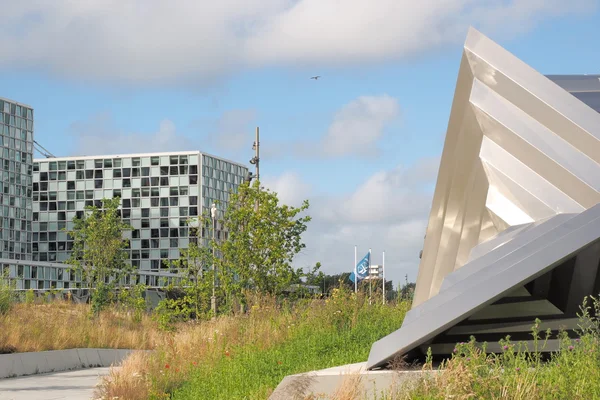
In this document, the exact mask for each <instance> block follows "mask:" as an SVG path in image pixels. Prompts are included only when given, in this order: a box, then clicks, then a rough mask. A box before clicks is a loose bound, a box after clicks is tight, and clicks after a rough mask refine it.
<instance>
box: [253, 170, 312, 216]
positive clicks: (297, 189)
mask: <svg viewBox="0 0 600 400" xmlns="http://www.w3.org/2000/svg"><path fill="white" fill-rule="evenodd" d="M261 184H262V185H264V186H265V187H266V188H268V189H269V190H271V191H273V192H275V193H277V195H278V198H279V201H280V202H281V203H283V204H287V205H290V206H294V207H299V206H300V205H302V202H303V201H304V200H306V199H307V198H308V196H309V195H310V192H311V186H310V185H309V184H308V183H306V182H304V181H303V180H302V178H301V177H300V175H299V174H298V173H296V172H284V173H283V174H281V175H279V176H275V177H273V176H271V177H270V176H267V177H266V178H265V179H262V180H261Z"/></svg>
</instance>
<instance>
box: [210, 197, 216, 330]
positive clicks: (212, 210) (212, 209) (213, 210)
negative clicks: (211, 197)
mask: <svg viewBox="0 0 600 400" xmlns="http://www.w3.org/2000/svg"><path fill="white" fill-rule="evenodd" d="M210 216H211V218H212V228H213V229H212V238H213V243H212V256H213V287H212V297H211V298H210V308H211V310H212V313H213V319H215V318H217V296H216V295H215V290H216V287H217V266H216V264H215V231H216V219H217V205H216V204H215V203H213V204H212V206H211V207H210Z"/></svg>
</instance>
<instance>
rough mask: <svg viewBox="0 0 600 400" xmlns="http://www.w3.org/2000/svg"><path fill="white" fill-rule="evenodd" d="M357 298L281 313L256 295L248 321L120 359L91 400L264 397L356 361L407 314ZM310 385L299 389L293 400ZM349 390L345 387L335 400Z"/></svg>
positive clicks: (187, 331) (192, 332) (223, 321)
mask: <svg viewBox="0 0 600 400" xmlns="http://www.w3.org/2000/svg"><path fill="white" fill-rule="evenodd" d="M363 300H364V299H360V300H359V301H357V300H356V299H354V296H353V295H352V294H350V293H346V294H344V293H342V294H339V295H338V296H333V297H332V298H331V299H330V301H328V302H324V301H319V300H314V301H307V302H301V303H300V304H295V305H294V307H286V306H285V305H283V306H282V305H279V306H277V305H276V303H275V301H274V299H269V298H264V297H261V298H256V299H254V304H253V305H252V304H251V305H250V307H249V313H248V314H247V315H242V316H231V317H220V318H219V319H217V320H216V321H206V322H201V323H188V324H184V325H180V326H178V329H177V331H176V332H174V333H172V334H170V335H168V336H165V337H164V338H163V341H162V342H161V343H160V344H158V345H157V348H156V351H155V352H154V353H152V354H150V355H148V356H136V357H130V358H128V359H126V360H125V361H124V363H123V367H122V368H121V369H119V370H115V371H113V373H112V374H111V376H110V377H108V378H107V379H105V380H104V381H103V382H102V383H101V384H100V385H99V386H98V388H97V393H96V394H97V397H100V398H103V399H112V398H119V399H130V400H137V399H140V400H141V399H148V398H152V399H162V398H176V399H179V398H181V399H185V398H207V399H208V398H210V399H227V400H230V399H242V398H244V399H266V398H268V397H269V396H270V395H271V394H272V393H273V389H274V388H275V387H276V386H277V385H278V384H279V383H280V382H281V380H282V379H283V377H285V376H287V375H291V374H296V373H300V372H306V371H307V370H314V369H321V368H327V367H332V366H335V365H338V364H345V363H351V362H357V361H362V360H363V359H364V358H365V357H366V356H367V355H368V353H367V351H368V349H367V348H365V346H363V345H361V344H360V343H362V340H364V341H372V340H374V339H377V338H379V337H381V336H383V335H384V334H387V333H388V332H389V331H390V330H392V329H393V328H394V327H396V326H397V325H398V324H399V322H400V321H401V320H402V318H403V316H404V312H405V310H406V308H407V305H405V304H404V303H403V304H401V305H399V306H391V305H390V306H385V307H383V306H381V305H377V306H375V305H374V306H369V305H368V303H366V302H364V301H363ZM353 320H356V321H357V322H356V323H352V321H353ZM382 325H384V328H381V326H382ZM359 335H360V336H359ZM357 337H361V339H360V340H356V339H355V340H351V338H357ZM342 347H344V349H345V351H344V352H341V351H337V350H335V349H341V348H342ZM327 349H329V351H328V350H327ZM309 383H310V379H307V381H306V382H303V384H302V385H301V386H302V388H298V390H297V392H298V395H299V396H301V397H299V398H304V396H303V395H302V393H303V392H304V391H305V390H302V389H303V388H304V386H305V385H308V384H309ZM351 392H352V385H351V384H349V385H348V386H347V388H345V389H344V390H343V391H340V393H338V395H337V397H336V399H338V400H345V399H349V398H351V396H352V393H351ZM170 396H172V397H170Z"/></svg>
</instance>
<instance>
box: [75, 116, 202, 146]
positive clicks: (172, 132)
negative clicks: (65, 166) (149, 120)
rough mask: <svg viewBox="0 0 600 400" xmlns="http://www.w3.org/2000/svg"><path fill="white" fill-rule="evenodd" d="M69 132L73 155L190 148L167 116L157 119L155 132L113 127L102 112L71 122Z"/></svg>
mask: <svg viewBox="0 0 600 400" xmlns="http://www.w3.org/2000/svg"><path fill="white" fill-rule="evenodd" d="M71 133H72V134H73V136H74V139H75V143H74V153H75V154H76V155H104V154H125V153H153V152H163V151H183V150H190V149H193V148H194V143H193V142H192V141H191V140H190V139H189V138H187V137H185V136H183V135H181V134H180V133H178V132H177V130H176V127H175V124H174V123H173V122H172V121H170V120H168V119H165V120H163V121H161V122H160V124H159V126H158V130H157V131H156V132H150V133H144V132H123V131H122V130H120V129H118V128H116V125H115V123H114V120H113V119H112V117H111V115H110V114H108V113H104V114H98V115H96V116H93V117H92V118H91V119H90V120H88V121H83V122H76V123H74V124H72V125H71Z"/></svg>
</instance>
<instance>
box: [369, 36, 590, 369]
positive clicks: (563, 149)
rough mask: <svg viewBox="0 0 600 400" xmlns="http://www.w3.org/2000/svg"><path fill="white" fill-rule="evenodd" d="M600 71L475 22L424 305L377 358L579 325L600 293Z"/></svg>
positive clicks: (422, 275) (423, 273) (378, 362)
mask: <svg viewBox="0 0 600 400" xmlns="http://www.w3.org/2000/svg"><path fill="white" fill-rule="evenodd" d="M590 79H591V80H592V81H593V82H592V83H591V84H590V82H591V81H590ZM594 79H596V80H597V77H585V79H583V80H586V81H587V82H588V83H587V84H585V83H584V87H582V86H581V85H579V86H578V85H577V82H575V83H574V81H577V79H575V80H572V79H569V78H568V77H560V76H550V77H546V76H543V75H541V74H540V73H538V72H536V71H535V70H533V69H532V68H531V67H529V66H527V65H526V64H525V63H523V62H522V61H520V60H519V59H517V58H516V57H514V56H513V55H512V54H510V53H509V52H507V51H506V50H504V49H503V48H502V47H500V46H499V45H497V44H496V43H494V42H492V41H491V40H490V39H488V38H487V37H485V36H483V35H482V34H481V33H479V32H477V31H476V30H474V29H471V30H470V31H469V34H468V37H467V40H466V43H465V46H464V52H463V56H462V60H461V65H460V70H459V76H458V81H457V85H456V92H455V96H454V101H453V104H452V111H451V115H450V121H449V124H448V131H447V135H446V141H445V144H444V150H443V154H442V159H441V164H440V169H439V174H438V180H437V185H436V188H435V193H434V198H433V205H432V209H431V214H430V217H429V224H428V227H427V235H426V239H425V244H424V248H423V255H422V259H421V264H420V266H419V274H418V277H417V285H416V289H415V296H414V303H413V308H412V310H411V311H410V312H409V313H408V314H407V316H406V319H405V320H404V322H403V324H402V327H401V329H399V330H398V331H396V332H394V333H392V334H390V335H388V336H386V337H384V338H383V339H381V340H379V341H378V342H376V343H374V344H373V346H372V348H371V353H370V355H369V360H368V362H367V368H369V369H374V368H378V367H385V366H386V365H387V363H388V362H389V361H391V360H392V359H394V358H395V357H398V356H407V357H408V358H414V357H422V356H423V354H424V353H425V352H426V351H427V349H428V348H431V350H432V353H433V354H434V355H441V356H444V355H448V354H451V353H452V350H453V348H454V345H455V343H456V342H460V341H467V340H468V339H469V337H470V336H471V335H474V336H475V337H476V338H477V340H478V341H487V342H488V343H490V345H489V346H488V349H489V351H497V350H499V349H498V348H496V347H498V346H497V345H494V344H495V343H497V341H498V340H499V339H501V338H503V337H505V336H506V335H511V338H512V339H513V340H525V341H526V340H528V339H529V340H530V339H531V335H530V331H531V327H532V324H533V322H534V320H535V319H536V318H540V319H541V320H542V321H543V324H542V326H541V327H540V328H541V329H542V330H546V329H548V328H549V329H551V330H552V331H553V332H554V333H557V332H558V331H559V329H561V328H565V329H566V330H567V332H570V334H574V333H573V329H574V328H576V327H577V322H578V318H577V315H576V314H577V312H578V311H579V306H580V304H581V301H582V300H583V297H584V296H586V295H592V294H598V293H599V292H600V274H598V265H599V263H600V205H597V204H598V203H599V202H600V114H599V113H598V112H597V111H596V110H600V81H598V82H595V81H594ZM581 82H582V79H579V83H581ZM585 85H587V86H585ZM594 85H595V86H594ZM586 87H588V88H589V89H590V90H584V89H585V88H586ZM594 90H595V94H594V93H591V94H590V92H594ZM569 91H571V92H573V93H572V94H571V93H569ZM586 103H587V104H586ZM556 345H557V342H556V341H550V342H549V346H548V347H547V348H546V350H553V349H555V348H556Z"/></svg>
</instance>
